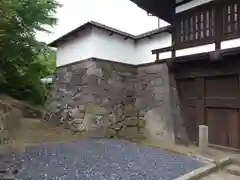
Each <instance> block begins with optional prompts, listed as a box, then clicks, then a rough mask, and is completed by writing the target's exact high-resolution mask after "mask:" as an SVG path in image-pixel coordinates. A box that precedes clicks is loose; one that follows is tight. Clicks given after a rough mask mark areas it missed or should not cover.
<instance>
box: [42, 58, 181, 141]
mask: <svg viewBox="0 0 240 180" xmlns="http://www.w3.org/2000/svg"><path fill="white" fill-rule="evenodd" d="M169 81H170V79H169V73H168V68H167V66H166V64H149V65H146V66H141V67H136V66H132V65H127V64H121V63H115V62H111V61H105V60H97V59H89V60H85V61H81V62H78V63H75V64H71V65H68V66H65V67H59V68H58V69H57V74H56V79H55V83H54V86H53V90H52V93H51V97H49V99H48V102H47V105H46V107H47V110H48V113H47V115H46V120H48V121H51V122H54V123H57V124H63V125H64V126H65V127H67V128H70V129H72V130H73V131H79V132H87V133H88V134H94V135H96V136H104V137H118V138H125V139H134V138H139V137H141V138H149V139H154V140H160V139H168V140H173V139H174V131H175V129H176V127H175V126H176V123H174V122H173V114H172V110H171V108H170V107H171V106H172V105H171V101H172V100H171V97H170V96H172V95H171V94H172V92H171V86H170V84H169ZM176 116H180V114H177V113H174V120H175V118H177V119H178V117H176ZM177 129H179V128H177Z"/></svg>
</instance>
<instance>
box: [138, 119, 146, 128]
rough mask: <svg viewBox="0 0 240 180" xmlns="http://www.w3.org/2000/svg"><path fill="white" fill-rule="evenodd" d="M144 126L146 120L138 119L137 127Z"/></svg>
mask: <svg viewBox="0 0 240 180" xmlns="http://www.w3.org/2000/svg"><path fill="white" fill-rule="evenodd" d="M145 126H146V120H145V119H139V127H140V128H144V127H145Z"/></svg>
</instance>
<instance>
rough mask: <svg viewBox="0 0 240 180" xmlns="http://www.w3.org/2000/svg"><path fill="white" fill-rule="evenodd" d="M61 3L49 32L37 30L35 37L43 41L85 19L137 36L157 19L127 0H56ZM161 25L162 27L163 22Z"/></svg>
mask: <svg viewBox="0 0 240 180" xmlns="http://www.w3.org/2000/svg"><path fill="white" fill-rule="evenodd" d="M58 2H59V3H60V4H62V7H61V8H58V11H57V14H56V17H57V18H58V23H57V25H56V26H54V27H53V28H51V29H50V31H51V33H50V34H46V33H37V39H38V40H40V41H45V42H47V43H49V42H51V41H53V40H55V39H57V38H58V37H60V36H62V35H64V34H66V33H67V32H69V31H71V30H73V29H75V28H77V27H78V26H80V25H82V24H84V23H86V22H87V21H97V22H99V23H102V24H105V25H107V26H110V27H113V28H116V29H119V30H122V31H125V32H128V33H131V34H133V35H138V34H141V33H144V32H147V31H150V30H153V29H156V28H157V27H158V19H157V18H156V17H153V16H148V15H147V12H146V11H144V10H142V9H141V8H139V7H138V6H137V5H136V4H134V3H132V2H131V1H130V0H58ZM160 25H161V26H166V25H167V23H166V22H164V21H161V22H160Z"/></svg>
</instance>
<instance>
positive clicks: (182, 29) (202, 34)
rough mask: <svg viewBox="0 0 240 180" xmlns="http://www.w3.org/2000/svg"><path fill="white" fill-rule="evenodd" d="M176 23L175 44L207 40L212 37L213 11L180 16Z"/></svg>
mask: <svg viewBox="0 0 240 180" xmlns="http://www.w3.org/2000/svg"><path fill="white" fill-rule="evenodd" d="M177 23H178V24H177V42H176V43H177V44H184V43H191V42H194V41H200V40H208V39H211V38H212V37H213V36H214V10H213V9H204V10H201V11H198V12H196V11H195V12H192V13H187V14H182V15H181V16H180V17H179V19H178V21H177Z"/></svg>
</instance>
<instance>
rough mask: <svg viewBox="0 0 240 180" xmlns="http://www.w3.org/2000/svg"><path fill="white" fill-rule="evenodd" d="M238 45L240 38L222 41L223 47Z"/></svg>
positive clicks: (239, 45) (239, 44)
mask: <svg viewBox="0 0 240 180" xmlns="http://www.w3.org/2000/svg"><path fill="white" fill-rule="evenodd" d="M236 47H240V38H237V39H231V40H227V41H222V42H221V49H229V48H236Z"/></svg>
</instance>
